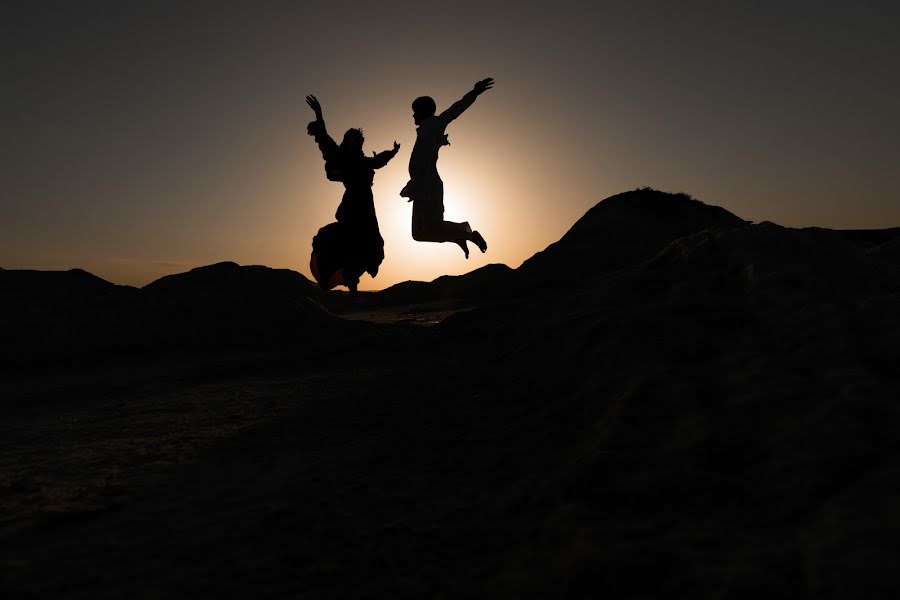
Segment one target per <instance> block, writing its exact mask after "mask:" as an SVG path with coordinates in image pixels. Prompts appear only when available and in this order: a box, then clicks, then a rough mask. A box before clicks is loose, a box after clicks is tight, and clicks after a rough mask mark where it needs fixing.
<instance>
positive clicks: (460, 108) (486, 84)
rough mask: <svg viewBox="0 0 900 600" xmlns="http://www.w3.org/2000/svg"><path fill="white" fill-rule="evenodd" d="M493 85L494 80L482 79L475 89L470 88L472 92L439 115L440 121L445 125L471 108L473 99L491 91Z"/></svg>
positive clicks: (489, 78)
mask: <svg viewBox="0 0 900 600" xmlns="http://www.w3.org/2000/svg"><path fill="white" fill-rule="evenodd" d="M493 85H494V78H493V77H488V78H487V79H482V80H481V81H479V82H478V83H476V84H475V87H473V88H472V91H470V92H469V93H467V94H466V95H465V96H463V97H462V98H461V99H460V100H457V101H456V102H454V103H453V105H452V106H450V108H448V109H447V110H445V111H444V112H442V113H441V115H440V117H439V118H440V119H442V120H443V121H444V122H445V123H449V122H450V121H452V120H453V119H455V118H456V117H458V116H459V115H461V114H463V112H464V111H465V110H466V109H467V108H469V107H470V106H472V103H473V102H475V98H477V97H478V96H480V95H481V94H483V93H485V92H486V91H488V90H489V89H491V88H492V87H493Z"/></svg>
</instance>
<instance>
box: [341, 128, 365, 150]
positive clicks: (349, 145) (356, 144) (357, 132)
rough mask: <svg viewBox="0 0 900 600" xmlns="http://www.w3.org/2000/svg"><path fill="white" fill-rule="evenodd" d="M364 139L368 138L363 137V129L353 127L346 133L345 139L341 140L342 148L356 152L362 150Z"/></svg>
mask: <svg viewBox="0 0 900 600" xmlns="http://www.w3.org/2000/svg"><path fill="white" fill-rule="evenodd" d="M364 141H366V138H365V137H363V132H362V129H356V128H351V129H348V130H347V131H346V133H344V140H343V141H342V142H341V148H345V149H347V150H352V151H354V152H356V151H359V152H362V147H363V142H364Z"/></svg>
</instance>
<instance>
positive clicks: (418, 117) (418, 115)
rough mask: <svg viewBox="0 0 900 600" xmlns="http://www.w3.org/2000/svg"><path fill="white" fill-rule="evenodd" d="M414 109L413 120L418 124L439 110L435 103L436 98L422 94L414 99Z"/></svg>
mask: <svg viewBox="0 0 900 600" xmlns="http://www.w3.org/2000/svg"><path fill="white" fill-rule="evenodd" d="M412 109H413V121H415V122H416V125H421V124H422V121H424V120H425V119H429V118H431V117H433V116H434V113H435V111H437V104H435V103H434V99H433V98H432V97H431V96H420V97H418V98H416V99H415V100H413V103H412Z"/></svg>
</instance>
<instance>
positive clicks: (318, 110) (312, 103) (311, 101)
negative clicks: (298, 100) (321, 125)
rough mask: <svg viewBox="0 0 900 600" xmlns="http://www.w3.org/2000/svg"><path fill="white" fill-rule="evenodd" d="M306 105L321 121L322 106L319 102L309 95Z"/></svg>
mask: <svg viewBox="0 0 900 600" xmlns="http://www.w3.org/2000/svg"><path fill="white" fill-rule="evenodd" d="M306 103H307V104H308V105H309V107H310V108H311V109H313V112H314V113H316V118H317V119H319V120H321V119H322V105H321V104H319V100H318V99H317V98H316V97H315V96H313V95H309V96H307V97H306Z"/></svg>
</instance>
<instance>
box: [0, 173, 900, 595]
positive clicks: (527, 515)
mask: <svg viewBox="0 0 900 600" xmlns="http://www.w3.org/2000/svg"><path fill="white" fill-rule="evenodd" d="M0 302H2V304H0V308H2V316H0V331H3V332H4V335H3V339H4V344H3V348H2V350H0V352H2V355H0V358H2V365H3V366H2V368H0V372H2V387H0V395H2V402H0V411H2V419H0V594H2V596H3V597H4V598H122V597H129V598H162V597H219V598H222V597H228V598H231V597H233V598H247V597H251V598H598V597H610V598H661V597H692V598H754V599H756V598H792V599H796V598H816V599H818V598H847V597H854V598H888V597H897V595H898V594H900V570H898V566H900V544H898V542H897V539H898V535H900V512H898V511H897V506H898V503H900V441H898V440H900V438H898V435H897V432H898V431H900V371H898V369H897V356H898V355H900V229H884V230H871V231H836V230H827V229H815V228H809V229H791V228H786V227H782V226H779V225H777V224H774V223H769V222H762V223H751V222H747V221H745V220H743V219H741V218H740V217H738V216H736V215H733V214H731V213H729V212H728V211H726V210H724V209H722V208H719V207H717V206H714V205H712V204H704V203H702V202H699V201H697V200H694V199H692V198H690V197H689V196H687V195H685V194H668V193H663V192H658V191H655V190H651V189H647V188H644V189H640V190H635V191H631V192H626V193H623V194H619V195H617V196H613V197H611V198H607V199H606V200H603V201H602V202H600V203H598V204H597V205H596V206H595V207H594V208H592V209H591V210H590V211H588V213H587V214H585V216H584V217H583V218H582V219H580V220H579V221H578V222H577V223H575V224H574V225H573V227H572V228H571V230H570V231H569V232H568V233H567V234H566V235H565V236H564V237H563V238H561V239H560V240H559V241H558V242H556V243H555V244H552V245H551V246H549V247H548V248H547V249H546V250H544V251H542V252H540V253H538V254H536V255H535V256H534V257H532V258H531V259H529V260H528V261H526V262H525V263H524V264H523V265H521V266H520V267H518V268H516V269H512V268H509V267H507V266H505V265H490V266H488V267H484V268H483V269H479V270H477V271H474V272H472V273H469V274H467V275H463V276H459V277H443V278H439V279H437V280H435V281H432V282H407V283H404V284H400V285H397V286H393V287H392V288H388V289H386V290H382V291H379V292H370V293H361V294H359V295H358V296H357V297H354V298H351V297H349V296H347V295H346V294H345V293H342V292H334V291H332V292H322V291H321V290H319V289H318V287H317V286H316V285H315V284H314V283H312V282H310V281H308V280H307V279H306V278H305V277H303V276H302V275H300V274H299V273H295V272H292V271H285V270H275V269H269V268H267V267H263V266H240V265H237V264H234V263H220V264H217V265H210V266H207V267H201V268H198V269H194V270H192V271H190V272H187V273H181V274H178V275H171V276H168V277H164V278H162V279H160V280H158V281H156V282H153V283H151V284H149V285H148V286H145V287H144V288H140V289H136V288H127V287H124V286H116V285H113V284H111V283H109V282H106V281H104V280H102V279H100V278H97V277H95V276H93V275H91V274H90V273H86V272H84V271H78V270H74V271H66V272H40V271H15V270H0Z"/></svg>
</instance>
